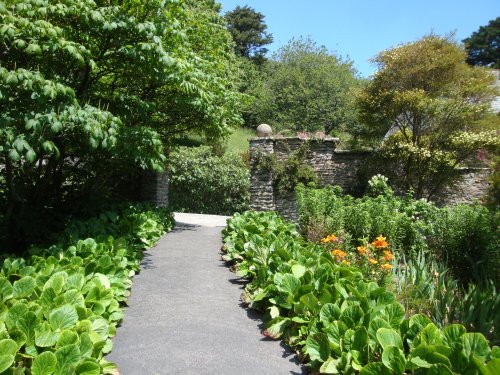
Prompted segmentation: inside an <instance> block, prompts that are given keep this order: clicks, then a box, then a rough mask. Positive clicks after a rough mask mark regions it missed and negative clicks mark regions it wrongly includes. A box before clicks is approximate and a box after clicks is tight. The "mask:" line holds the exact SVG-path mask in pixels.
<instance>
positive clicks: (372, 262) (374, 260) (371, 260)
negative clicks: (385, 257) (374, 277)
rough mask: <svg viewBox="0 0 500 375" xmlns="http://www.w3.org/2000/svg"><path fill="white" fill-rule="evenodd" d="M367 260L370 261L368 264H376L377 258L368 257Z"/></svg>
mask: <svg viewBox="0 0 500 375" xmlns="http://www.w3.org/2000/svg"><path fill="white" fill-rule="evenodd" d="M368 262H370V264H377V263H378V262H377V260H376V259H373V258H368Z"/></svg>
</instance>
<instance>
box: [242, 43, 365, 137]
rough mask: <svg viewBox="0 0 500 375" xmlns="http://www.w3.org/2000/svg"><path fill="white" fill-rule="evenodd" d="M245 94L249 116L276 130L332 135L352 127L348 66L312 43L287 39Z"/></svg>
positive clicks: (352, 81) (351, 71)
mask: <svg viewBox="0 0 500 375" xmlns="http://www.w3.org/2000/svg"><path fill="white" fill-rule="evenodd" d="M263 75H264V76H263V77H262V79H261V81H260V84H259V85H256V87H254V88H253V89H252V90H251V91H250V92H249V94H252V95H254V97H255V98H256V100H255V101H254V102H252V104H251V108H249V109H248V110H247V111H249V112H251V114H249V117H250V118H251V119H253V121H255V123H257V124H259V123H267V124H270V125H271V126H272V127H273V129H275V130H277V131H278V130H291V131H293V132H296V131H313V132H314V131H322V132H326V133H331V132H332V131H333V130H339V129H342V128H345V127H349V126H350V125H352V124H353V123H354V120H355V112H354V110H353V107H352V101H351V95H350V90H351V89H352V88H354V87H356V86H357V85H358V80H357V79H356V77H355V70H354V68H353V67H352V63H351V62H350V61H348V60H343V59H342V58H341V57H339V56H336V55H334V54H331V53H330V52H329V51H327V49H326V48H325V47H323V46H317V45H316V44H315V43H314V42H313V41H312V40H311V39H297V40H292V41H290V42H289V43H288V44H286V45H285V46H283V47H281V48H280V49H279V50H278V52H277V53H275V54H274V55H273V57H272V59H271V60H270V61H269V62H267V63H266V64H265V65H264V67H263Z"/></svg>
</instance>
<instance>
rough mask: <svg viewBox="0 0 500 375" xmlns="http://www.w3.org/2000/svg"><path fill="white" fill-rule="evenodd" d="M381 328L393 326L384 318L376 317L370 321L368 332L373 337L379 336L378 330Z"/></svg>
mask: <svg viewBox="0 0 500 375" xmlns="http://www.w3.org/2000/svg"><path fill="white" fill-rule="evenodd" d="M379 328H389V329H390V328H391V325H390V324H389V323H387V322H386V321H385V320H384V319H382V318H375V319H372V320H371V321H370V325H369V326H368V334H369V335H370V337H371V338H372V339H374V340H375V339H376V338H377V331H378V330H379Z"/></svg>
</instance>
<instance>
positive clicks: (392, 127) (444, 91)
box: [357, 35, 498, 197]
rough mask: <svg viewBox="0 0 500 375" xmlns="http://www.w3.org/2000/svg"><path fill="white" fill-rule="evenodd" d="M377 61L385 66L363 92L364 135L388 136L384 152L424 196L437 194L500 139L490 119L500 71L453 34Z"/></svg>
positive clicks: (431, 38)
mask: <svg viewBox="0 0 500 375" xmlns="http://www.w3.org/2000/svg"><path fill="white" fill-rule="evenodd" d="M374 62H375V63H377V64H378V67H379V70H378V71H377V73H376V74H375V75H374V77H373V79H372V80H371V81H370V82H369V83H368V85H366V86H365V87H364V88H363V90H362V91H361V92H360V93H359V95H358V97H357V103H358V107H359V113H360V119H361V124H362V125H361V126H360V127H359V128H358V129H357V135H358V136H361V138H364V139H368V140H370V143H371V144H372V145H377V146H378V145H380V143H381V141H383V143H382V147H381V151H382V155H383V156H384V157H385V158H386V160H387V159H388V160H389V161H392V162H393V163H391V164H390V165H391V166H392V169H393V170H394V171H396V172H397V174H398V175H399V176H400V177H402V180H403V181H402V182H403V186H404V188H406V189H413V190H414V191H415V194H416V196H417V197H423V196H427V197H432V196H433V195H434V194H436V192H438V191H439V190H440V189H441V188H442V187H443V186H444V185H446V184H448V183H450V182H451V181H452V180H453V176H455V175H456V174H455V173H454V170H455V169H456V167H458V166H460V165H461V164H462V163H464V162H465V161H466V160H467V159H468V158H470V157H471V156H473V155H474V154H475V152H476V151H477V150H479V149H481V148H484V147H489V146H492V145H493V144H495V143H497V142H498V138H497V136H496V134H495V131H494V130H489V129H488V127H487V126H486V125H485V122H484V118H485V117H487V116H491V113H490V102H491V100H492V98H493V96H494V95H495V88H494V87H493V86H492V84H493V82H494V76H493V75H492V74H491V73H490V72H488V71H487V69H485V68H479V67H471V66H469V65H467V64H466V54H465V51H464V50H463V48H462V47H461V46H460V45H459V44H457V43H456V42H455V41H454V40H453V39H452V38H451V37H440V36H437V35H428V36H425V37H424V38H422V39H420V40H418V41H416V42H412V43H408V44H404V45H401V46H398V47H395V48H392V49H389V50H386V51H383V52H381V53H380V54H379V55H378V56H376V57H375V58H374ZM481 120H483V121H481ZM486 123H487V122H486ZM386 165H388V164H386Z"/></svg>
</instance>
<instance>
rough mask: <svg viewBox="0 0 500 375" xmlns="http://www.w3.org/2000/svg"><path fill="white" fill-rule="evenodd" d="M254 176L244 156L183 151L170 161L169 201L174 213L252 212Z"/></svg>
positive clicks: (188, 149) (207, 151)
mask: <svg viewBox="0 0 500 375" xmlns="http://www.w3.org/2000/svg"><path fill="white" fill-rule="evenodd" d="M249 184H250V172H249V170H248V167H247V165H245V163H244V162H243V159H242V157H241V156H240V155H237V154H232V153H226V154H225V155H224V156H216V155H214V154H213V153H212V152H211V150H210V148H209V147H205V146H203V147H196V148H185V147H180V148H179V149H178V150H176V151H175V152H172V154H171V156H170V161H169V201H170V204H171V206H172V208H173V209H174V210H177V211H183V212H186V211H187V212H195V213H204V214H226V215H227V214H233V213H234V212H238V211H239V212H242V211H245V210H246V209H248V204H249V200H250V195H249V192H248V189H249Z"/></svg>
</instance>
